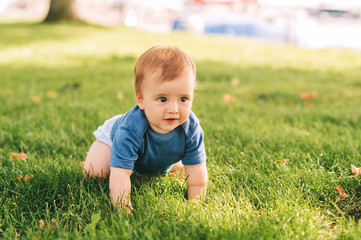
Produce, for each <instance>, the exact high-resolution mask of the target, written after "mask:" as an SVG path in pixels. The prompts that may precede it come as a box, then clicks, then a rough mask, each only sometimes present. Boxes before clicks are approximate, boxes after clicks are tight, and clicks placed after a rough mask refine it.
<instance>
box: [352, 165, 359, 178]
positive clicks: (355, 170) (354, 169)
mask: <svg viewBox="0 0 361 240" xmlns="http://www.w3.org/2000/svg"><path fill="white" fill-rule="evenodd" d="M351 172H352V174H356V175H360V173H359V169H358V168H356V167H355V166H354V165H352V164H351Z"/></svg>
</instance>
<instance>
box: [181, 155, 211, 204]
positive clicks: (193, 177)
mask: <svg viewBox="0 0 361 240" xmlns="http://www.w3.org/2000/svg"><path fill="white" fill-rule="evenodd" d="M184 170H185V173H186V177H187V186H188V199H189V200H191V199H195V198H199V197H200V196H201V195H206V189H207V180H208V172H207V165H206V162H202V163H199V164H196V165H184Z"/></svg>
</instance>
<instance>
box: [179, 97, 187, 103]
mask: <svg viewBox="0 0 361 240" xmlns="http://www.w3.org/2000/svg"><path fill="white" fill-rule="evenodd" d="M187 100H188V98H187V97H181V99H180V101H181V102H186V101H187Z"/></svg>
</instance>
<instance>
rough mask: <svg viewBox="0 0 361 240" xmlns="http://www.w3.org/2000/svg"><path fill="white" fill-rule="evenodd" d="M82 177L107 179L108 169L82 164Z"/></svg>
mask: <svg viewBox="0 0 361 240" xmlns="http://www.w3.org/2000/svg"><path fill="white" fill-rule="evenodd" d="M83 176H84V178H85V179H88V178H108V177H109V167H107V166H104V165H103V166H94V165H93V164H92V163H88V164H84V169H83Z"/></svg>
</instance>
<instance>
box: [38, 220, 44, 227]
mask: <svg viewBox="0 0 361 240" xmlns="http://www.w3.org/2000/svg"><path fill="white" fill-rule="evenodd" d="M44 224H45V222H44V220H43V219H40V221H39V228H43V227H44Z"/></svg>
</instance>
